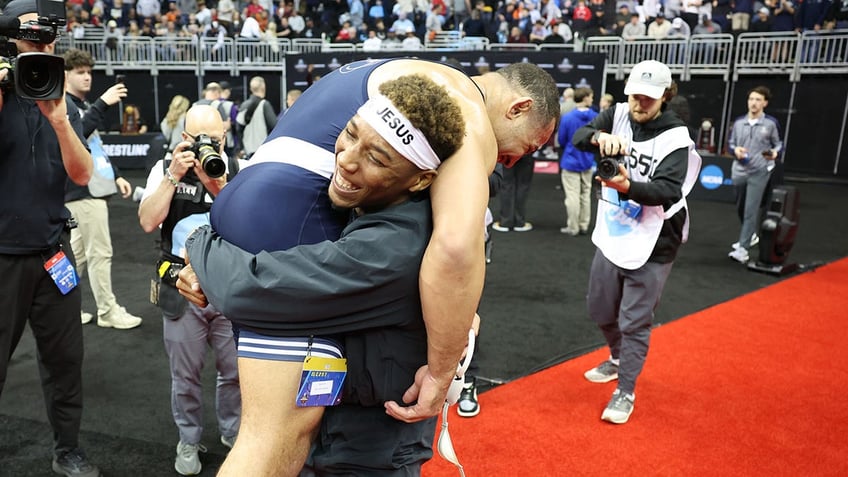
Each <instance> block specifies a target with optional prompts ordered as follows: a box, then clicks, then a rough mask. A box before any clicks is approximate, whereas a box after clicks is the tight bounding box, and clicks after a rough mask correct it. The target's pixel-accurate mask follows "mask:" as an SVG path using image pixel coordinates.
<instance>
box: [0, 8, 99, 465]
mask: <svg viewBox="0 0 848 477" xmlns="http://www.w3.org/2000/svg"><path fill="white" fill-rule="evenodd" d="M36 11H37V8H36V2H35V0H14V1H12V2H11V3H9V4H8V5H7V6H6V8H5V9H4V10H3V14H2V17H3V18H4V19H5V18H10V17H11V18H18V19H19V20H20V22H21V25H28V24H29V23H27V22H36V21H37V20H38V17H39V15H38V14H37V13H36ZM56 29H58V25H56V26H55V27H54V31H56ZM9 42H10V43H13V44H14V45H15V46H16V47H17V50H18V51H19V52H20V53H47V54H51V53H53V50H54V44H53V41H52V40H51V41H50V42H49V43H38V42H33V41H28V40H19V39H14V38H13V39H10V40H9ZM17 73H18V72H16V73H15V74H17ZM59 75H60V77H61V71H60V72H59ZM12 76H13V73H12V71H11V70H10V69H8V68H0V84H4V86H3V88H1V89H0V274H2V276H3V277H4V279H5V285H4V292H3V293H2V294H0V309H2V310H3V313H2V315H0V390H2V387H3V385H4V384H5V381H6V369H7V367H8V365H9V359H10V358H11V356H12V354H13V352H14V350H15V347H16V346H17V344H18V342H19V341H20V339H21V335H22V334H23V331H24V328H25V326H26V324H27V321H28V322H29V325H30V329H31V330H32V333H33V336H34V337H35V341H36V343H37V347H38V351H39V352H38V355H37V359H38V363H39V368H40V374H41V383H42V389H43V392H44V400H45V404H46V407H47V413H48V421H49V422H50V425H51V427H52V429H53V438H54V457H53V464H52V467H53V470H54V471H55V472H57V473H59V474H63V475H68V476H85V477H95V476H99V475H100V471H99V470H98V469H97V467H96V466H94V465H92V464H90V463H89V462H88V460H87V458H86V456H85V453H84V452H83V451H82V450H81V449H80V448H79V429H80V420H81V418H82V404H83V403H82V360H83V334H82V325H81V324H80V321H79V312H80V306H81V298H80V293H79V290H78V289H77V288H76V280H75V279H76V276H75V274H74V273H73V268H72V267H73V262H74V259H73V252H72V251H71V247H70V243H69V237H68V228H69V219H70V214H69V213H68V211H67V209H65V205H64V194H65V183H66V182H67V181H68V179H69V178H70V179H71V180H72V181H73V182H75V183H77V184H79V185H85V184H86V183H88V181H89V178H90V177H91V173H92V161H91V156H90V155H89V153H88V151H87V149H86V147H85V141H84V139H83V137H82V122H81V121H80V117H79V113H78V112H77V108H76V106H74V105H73V103H71V102H70V101H69V100H67V99H66V98H65V97H64V95H62V96H60V97H58V98H57V99H50V100H40V101H33V100H30V99H25V98H23V97H21V96H20V95H19V93H17V92H15V91H14V90H13V88H9V87H6V86H5V84H7V83H8V82H10V81H9V80H11V78H12ZM54 274H55V277H56V278H52V275H54Z"/></svg>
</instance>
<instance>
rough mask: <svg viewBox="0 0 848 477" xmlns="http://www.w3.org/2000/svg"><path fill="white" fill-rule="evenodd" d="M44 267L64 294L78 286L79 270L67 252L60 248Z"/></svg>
mask: <svg viewBox="0 0 848 477" xmlns="http://www.w3.org/2000/svg"><path fill="white" fill-rule="evenodd" d="M44 269H45V270H47V273H49V274H50V278H52V279H53V283H55V284H56V286H57V287H58V288H59V291H60V292H62V295H67V294H68V292H70V291H71V290H73V289H74V288H76V286H77V284H78V283H79V277H78V276H77V271H76V270H74V265H73V264H72V263H71V261H70V260H68V257H67V256H66V255H65V252H63V251H61V250H59V252H58V253H56V255H53V256H52V257H50V260H47V262H46V263H45V264H44Z"/></svg>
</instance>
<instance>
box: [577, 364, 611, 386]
mask: <svg viewBox="0 0 848 477" xmlns="http://www.w3.org/2000/svg"><path fill="white" fill-rule="evenodd" d="M583 376H585V377H586V379H588V380H589V381H592V382H593V383H608V382H610V381H613V380H616V379H618V365H617V364H615V363H613V362H612V361H610V360H606V361H604V362H603V363H601V364H599V365H597V366H596V367H594V368H592V369H590V370H589V371H586V372H585V373H583Z"/></svg>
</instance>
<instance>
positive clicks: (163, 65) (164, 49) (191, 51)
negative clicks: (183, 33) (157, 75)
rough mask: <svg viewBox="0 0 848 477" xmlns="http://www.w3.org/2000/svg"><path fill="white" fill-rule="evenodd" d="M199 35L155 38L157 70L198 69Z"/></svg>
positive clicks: (154, 48)
mask: <svg viewBox="0 0 848 477" xmlns="http://www.w3.org/2000/svg"><path fill="white" fill-rule="evenodd" d="M198 42H199V39H198V38H197V37H190V38H185V37H179V38H164V37H162V38H154V39H153V50H154V53H155V55H156V64H155V69H154V71H156V70H186V69H189V68H193V69H198V68H199V65H200V49H199V47H198Z"/></svg>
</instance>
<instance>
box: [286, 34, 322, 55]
mask: <svg viewBox="0 0 848 477" xmlns="http://www.w3.org/2000/svg"><path fill="white" fill-rule="evenodd" d="M291 46H292V48H291V49H292V51H296V52H298V53H320V52H321V48H322V47H323V46H324V40H322V39H320V38H295V39H294V40H292V42H291Z"/></svg>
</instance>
